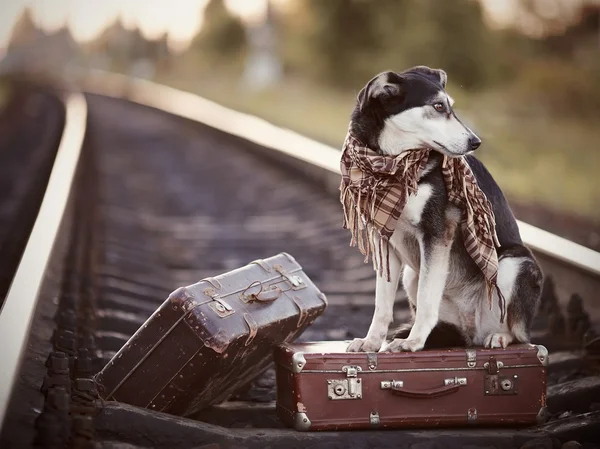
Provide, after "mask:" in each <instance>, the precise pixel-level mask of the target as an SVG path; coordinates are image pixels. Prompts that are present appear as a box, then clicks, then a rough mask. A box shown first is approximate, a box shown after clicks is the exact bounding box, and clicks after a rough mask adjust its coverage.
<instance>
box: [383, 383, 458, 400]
mask: <svg viewBox="0 0 600 449" xmlns="http://www.w3.org/2000/svg"><path fill="white" fill-rule="evenodd" d="M400 385H402V384H401V383H400ZM400 385H398V383H394V384H393V385H392V386H391V388H390V391H391V392H392V393H394V394H395V395H398V396H404V397H407V398H422V399H429V398H439V397H440V396H446V395H448V394H452V393H456V392H457V391H458V390H459V389H460V385H458V384H450V385H443V386H441V387H435V388H431V389H429V390H407V389H406V388H402V387H401V386H400Z"/></svg>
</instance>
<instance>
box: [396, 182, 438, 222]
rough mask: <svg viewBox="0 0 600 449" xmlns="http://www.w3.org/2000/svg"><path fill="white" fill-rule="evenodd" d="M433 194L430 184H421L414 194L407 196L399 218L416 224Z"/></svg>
mask: <svg viewBox="0 0 600 449" xmlns="http://www.w3.org/2000/svg"><path fill="white" fill-rule="evenodd" d="M432 194H433V187H432V186H431V184H421V185H419V189H418V190H417V194H416V195H411V196H409V197H408V201H407V202H406V204H405V206H404V210H403V211H402V214H401V215H400V218H401V219H403V220H406V221H408V222H409V223H410V224H412V225H414V226H416V225H418V224H419V223H420V222H421V218H422V216H423V211H424V210H425V205H426V204H427V201H429V198H431V195H432Z"/></svg>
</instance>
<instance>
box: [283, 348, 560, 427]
mask: <svg viewBox="0 0 600 449" xmlns="http://www.w3.org/2000/svg"><path fill="white" fill-rule="evenodd" d="M349 343H350V342H343V341H342V342H340V341H334V342H314V343H298V344H283V345H281V346H280V347H278V348H277V349H276V350H275V363H276V371H277V414H278V416H279V418H280V419H281V420H282V421H283V422H284V423H285V424H286V425H288V426H290V427H294V428H296V429H297V430H340V429H361V428H363V429H364V428H401V427H442V426H463V425H464V426H471V425H486V426H489V425H520V424H521V425H527V424H534V423H537V422H540V421H543V420H544V419H545V413H546V366H547V364H548V352H547V350H546V348H544V347H543V346H536V345H515V346H509V347H508V348H506V349H483V348H467V349H465V348H462V349H448V350H428V351H421V352H414V353H413V352H399V353H364V352H363V353H347V352H345V349H346V347H347V346H348V344H349Z"/></svg>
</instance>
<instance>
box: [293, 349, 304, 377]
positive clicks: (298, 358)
mask: <svg viewBox="0 0 600 449" xmlns="http://www.w3.org/2000/svg"><path fill="white" fill-rule="evenodd" d="M304 365H306V359H305V358H304V353H303V352H297V353H295V354H294V355H293V356H292V372H294V373H299V372H300V371H302V368H304Z"/></svg>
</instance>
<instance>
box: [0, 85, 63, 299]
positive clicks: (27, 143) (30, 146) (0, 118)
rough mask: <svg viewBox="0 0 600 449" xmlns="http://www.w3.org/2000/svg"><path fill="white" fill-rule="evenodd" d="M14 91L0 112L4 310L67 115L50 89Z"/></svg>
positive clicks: (1, 292)
mask: <svg viewBox="0 0 600 449" xmlns="http://www.w3.org/2000/svg"><path fill="white" fill-rule="evenodd" d="M10 88H11V97H10V100H9V103H8V104H7V106H6V108H5V109H4V110H2V111H1V112H0V254H1V255H2V257H1V258H0V306H1V305H2V302H3V300H4V297H5V296H6V293H7V292H8V288H9V286H10V282H11V280H12V278H13V276H14V274H15V269H16V267H17V265H18V263H19V258H20V256H21V253H22V252H23V249H24V248H25V245H26V244H27V238H28V236H29V232H30V231H31V228H32V226H33V223H34V221H35V218H36V214H37V210H38V207H39V205H40V203H41V201H42V197H43V194H44V189H45V187H46V184H47V182H48V177H49V175H50V172H51V169H52V164H53V162H54V156H55V154H56V149H57V147H58V140H59V138H60V135H61V133H62V130H63V127H64V115H65V111H64V108H63V103H62V102H61V101H60V99H59V98H57V97H56V95H54V94H52V92H49V91H48V90H47V89H43V88H34V89H32V88H31V86H29V87H27V86H24V85H22V84H20V83H16V82H15V83H10Z"/></svg>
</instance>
